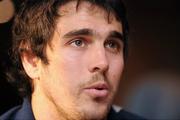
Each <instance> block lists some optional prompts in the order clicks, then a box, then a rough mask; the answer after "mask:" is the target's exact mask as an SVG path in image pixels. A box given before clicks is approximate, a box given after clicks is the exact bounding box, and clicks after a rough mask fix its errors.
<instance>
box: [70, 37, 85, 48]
mask: <svg viewBox="0 0 180 120" xmlns="http://www.w3.org/2000/svg"><path fill="white" fill-rule="evenodd" d="M71 45H73V46H75V47H84V46H85V43H84V41H83V40H81V39H75V40H73V41H72V42H71Z"/></svg>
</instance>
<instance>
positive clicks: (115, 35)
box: [107, 31, 125, 43]
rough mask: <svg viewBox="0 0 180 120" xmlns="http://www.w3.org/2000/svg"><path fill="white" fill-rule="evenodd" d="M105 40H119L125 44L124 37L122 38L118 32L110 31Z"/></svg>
mask: <svg viewBox="0 0 180 120" xmlns="http://www.w3.org/2000/svg"><path fill="white" fill-rule="evenodd" d="M107 38H118V39H119V40H121V41H122V42H123V43H124V42H125V41H124V37H123V34H122V33H120V32H118V31H111V32H110V33H109V35H108V37H107Z"/></svg>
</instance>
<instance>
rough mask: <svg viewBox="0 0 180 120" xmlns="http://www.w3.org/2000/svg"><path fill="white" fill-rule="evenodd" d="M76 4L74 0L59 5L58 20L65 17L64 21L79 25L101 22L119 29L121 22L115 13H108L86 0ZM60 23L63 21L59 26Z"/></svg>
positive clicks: (60, 20)
mask: <svg viewBox="0 0 180 120" xmlns="http://www.w3.org/2000/svg"><path fill="white" fill-rule="evenodd" d="M77 4H78V3H77V2H76V1H71V2H68V3H66V4H65V5H63V6H61V7H60V9H59V14H60V16H61V17H60V19H59V20H58V22H59V23H60V22H63V19H66V20H65V21H66V22H67V21H69V22H71V23H72V22H74V23H75V24H78V23H79V26H81V25H85V24H87V23H88V24H91V23H92V24H95V22H97V23H98V22H101V23H104V24H107V25H111V26H112V25H114V26H116V28H118V29H119V30H120V31H121V29H122V23H121V22H120V21H117V20H116V18H115V15H114V14H113V13H112V12H110V13H108V12H107V11H106V10H105V9H103V8H101V7H99V6H97V5H95V4H92V3H90V2H87V1H82V2H80V4H78V5H77ZM83 23H84V24H83ZM62 24H63V23H61V24H60V26H61V25H62ZM101 25H102V24H101ZM71 27H73V26H71ZM76 27H77V26H76Z"/></svg>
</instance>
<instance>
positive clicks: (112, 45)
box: [105, 40, 122, 53]
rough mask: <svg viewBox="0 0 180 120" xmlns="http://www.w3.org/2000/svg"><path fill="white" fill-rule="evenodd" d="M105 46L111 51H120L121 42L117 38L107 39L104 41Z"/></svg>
mask: <svg viewBox="0 0 180 120" xmlns="http://www.w3.org/2000/svg"><path fill="white" fill-rule="evenodd" d="M105 47H106V48H107V49H108V50H109V51H111V52H116V53H117V52H120V51H121V48H122V43H121V42H120V41H118V40H108V41H106V43H105Z"/></svg>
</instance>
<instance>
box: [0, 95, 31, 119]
mask: <svg viewBox="0 0 180 120" xmlns="http://www.w3.org/2000/svg"><path fill="white" fill-rule="evenodd" d="M24 118H26V120H34V116H33V113H32V108H31V104H30V102H29V100H28V99H27V98H26V99H24V101H23V104H22V105H19V106H16V107H14V108H12V109H10V110H9V111H8V112H6V113H4V114H3V115H2V116H0V120H23V119H24Z"/></svg>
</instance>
